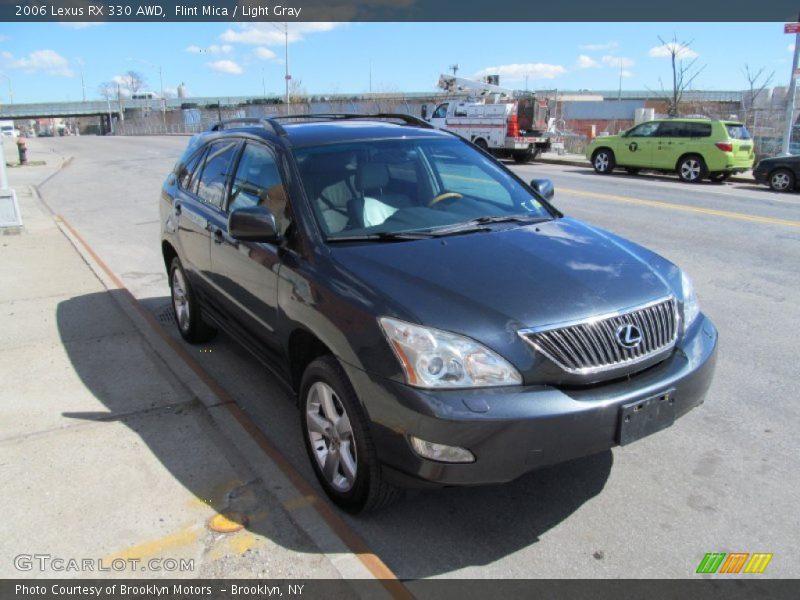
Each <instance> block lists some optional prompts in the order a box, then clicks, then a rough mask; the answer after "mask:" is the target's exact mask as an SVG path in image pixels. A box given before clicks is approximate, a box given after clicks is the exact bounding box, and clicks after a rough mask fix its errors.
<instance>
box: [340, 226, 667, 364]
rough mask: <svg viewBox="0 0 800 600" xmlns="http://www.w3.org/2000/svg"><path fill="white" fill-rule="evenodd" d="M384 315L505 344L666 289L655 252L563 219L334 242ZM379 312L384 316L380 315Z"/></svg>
mask: <svg viewBox="0 0 800 600" xmlns="http://www.w3.org/2000/svg"><path fill="white" fill-rule="evenodd" d="M331 252H332V257H333V259H334V261H335V262H337V263H338V264H339V265H340V267H341V268H343V269H344V270H345V271H347V272H348V273H349V274H350V276H351V277H354V278H355V279H357V280H359V282H360V283H361V284H362V285H363V287H362V289H364V290H369V293H370V294H372V295H373V298H371V299H370V304H371V305H372V306H374V307H380V309H377V308H376V310H381V311H382V312H383V314H387V315H390V316H396V317H398V318H401V319H405V320H408V321H412V322H416V323H420V324H423V325H427V326H431V327H436V328H439V329H444V330H447V331H453V332H456V333H461V334H464V335H468V336H470V337H472V338H473V339H476V340H478V341H481V342H482V343H484V344H487V345H489V346H490V347H494V348H498V347H502V346H503V345H504V344H507V343H508V342H509V341H511V339H512V338H516V331H517V330H519V329H522V328H527V327H535V326H542V325H549V324H554V323H560V322H563V321H571V320H575V319H581V318H585V317H589V316H592V315H600V314H604V313H608V312H612V311H615V310H619V309H622V308H628V307H631V306H636V305H639V304H644V303H646V302H649V301H652V300H655V299H660V298H663V297H665V296H668V295H669V294H670V293H671V291H670V287H669V286H668V285H667V283H665V281H664V280H663V279H662V278H661V277H659V275H658V274H657V273H656V272H655V271H654V270H653V268H651V267H650V266H649V264H648V261H649V260H651V257H652V256H655V255H653V254H651V253H649V251H645V250H643V249H642V248H641V247H639V246H637V245H635V244H632V243H629V242H626V241H625V240H621V239H620V238H617V237H616V236H613V235H610V234H606V233H604V232H603V231H602V230H598V229H595V228H593V227H590V226H588V225H586V224H584V223H581V222H580V221H577V220H574V219H570V218H563V219H557V220H554V221H550V222H545V223H541V224H538V225H529V226H524V227H518V226H515V227H511V228H506V229H502V230H497V229H495V230H493V231H490V232H476V233H470V234H465V235H457V236H450V237H442V238H432V239H424V240H415V241H405V242H396V243H375V244H371V243H370V244H354V245H351V246H334V247H331ZM376 316H380V315H376Z"/></svg>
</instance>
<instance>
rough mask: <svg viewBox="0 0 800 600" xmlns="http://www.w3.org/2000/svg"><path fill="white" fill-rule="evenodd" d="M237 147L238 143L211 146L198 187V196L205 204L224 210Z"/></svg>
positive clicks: (218, 143)
mask: <svg viewBox="0 0 800 600" xmlns="http://www.w3.org/2000/svg"><path fill="white" fill-rule="evenodd" d="M237 147H238V144H237V142H217V143H214V144H211V145H210V146H209V149H208V154H207V155H206V163H205V166H204V167H203V174H202V175H201V176H200V180H199V183H198V185H197V195H198V197H199V198H200V200H202V201H203V202H205V203H207V204H210V205H211V206H214V207H216V208H222V204H223V202H224V201H225V189H226V186H227V182H228V175H230V172H231V167H232V163H233V157H234V156H235V155H236V149H237Z"/></svg>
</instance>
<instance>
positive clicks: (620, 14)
mask: <svg viewBox="0 0 800 600" xmlns="http://www.w3.org/2000/svg"><path fill="white" fill-rule="evenodd" d="M798 9H800V4H798V2H796V1H795V0H769V2H762V3H751V2H731V1H730V0H702V1H701V2H698V1H697V0H670V1H669V2H632V1H631V0H604V1H603V2H597V1H595V0H558V1H556V2H534V1H531V0H527V1H522V2H520V1H517V0H513V1H512V0H509V1H507V2H490V1H488V0H287V1H286V2H283V1H282V0H24V1H20V0H0V20H2V21H7V22H14V21H25V22H36V21H40V22H42V21H49V22H58V21H107V22H137V21H142V22H191V21H217V22H220V21H221V22H253V21H281V22H286V21H289V22H291V21H394V22H398V21H503V22H530V23H533V22H575V21H581V22H592V21H596V22H642V21H650V22H662V21H672V22H691V21H706V22H736V21H739V22H756V21H761V22H768V21H773V22H774V21H777V22H792V21H795V19H796V18H797V17H798Z"/></svg>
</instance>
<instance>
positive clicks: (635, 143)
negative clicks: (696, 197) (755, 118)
mask: <svg viewBox="0 0 800 600" xmlns="http://www.w3.org/2000/svg"><path fill="white" fill-rule="evenodd" d="M586 158H588V159H589V160H591V161H592V166H593V167H594V170H595V171H596V172H597V173H600V174H603V175H606V174H608V173H611V171H613V170H614V169H615V168H617V167H624V168H625V169H627V170H628V172H630V173H637V172H638V171H639V170H640V169H648V170H652V171H667V172H676V173H677V174H678V176H679V177H680V178H681V179H682V180H683V181H686V182H689V183H696V182H698V181H700V180H702V179H704V178H706V177H707V178H709V179H711V180H712V181H723V180H725V179H727V178H728V177H730V175H731V174H733V173H742V172H743V171H746V170H748V169H750V168H751V167H752V166H753V160H754V158H755V156H754V154H753V140H752V139H751V138H750V132H748V131H747V128H746V127H745V126H744V125H743V124H741V123H736V122H734V121H712V120H710V119H662V120H655V121H647V122H646V123H640V124H639V125H637V126H636V127H633V128H632V129H629V130H628V131H626V132H625V133H622V134H620V135H609V136H603V137H599V138H595V139H594V140H592V142H591V143H590V144H589V145H588V146H587V148H586Z"/></svg>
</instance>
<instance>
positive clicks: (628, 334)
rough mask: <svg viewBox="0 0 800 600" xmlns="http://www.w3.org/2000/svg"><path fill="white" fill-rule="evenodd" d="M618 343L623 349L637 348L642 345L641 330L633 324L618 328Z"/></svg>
mask: <svg viewBox="0 0 800 600" xmlns="http://www.w3.org/2000/svg"><path fill="white" fill-rule="evenodd" d="M617 341H618V342H619V345H620V346H622V347H623V348H636V346H638V345H639V344H641V343H642V332H641V330H640V329H639V328H638V327H637V326H636V325H633V324H631V323H626V324H625V325H620V326H619V327H617Z"/></svg>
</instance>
